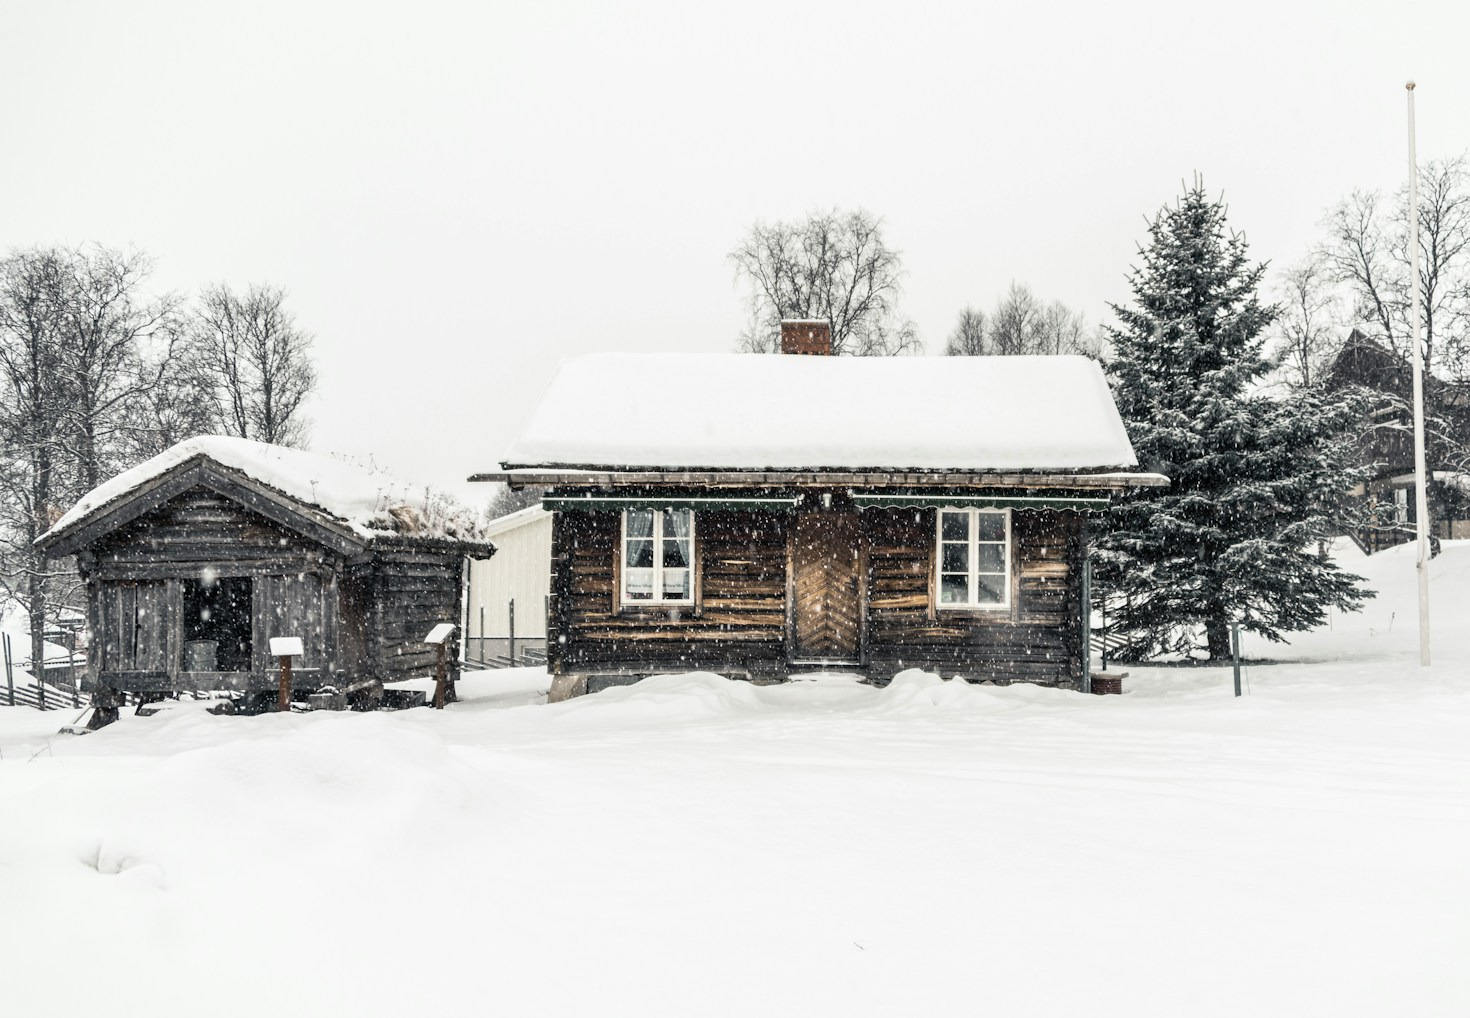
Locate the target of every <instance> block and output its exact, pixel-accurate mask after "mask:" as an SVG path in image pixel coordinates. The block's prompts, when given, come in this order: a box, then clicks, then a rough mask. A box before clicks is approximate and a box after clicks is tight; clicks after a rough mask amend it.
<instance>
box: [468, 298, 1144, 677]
mask: <svg viewBox="0 0 1470 1018" xmlns="http://www.w3.org/2000/svg"><path fill="white" fill-rule="evenodd" d="M829 335H830V334H829V331H828V325H827V323H826V322H821V321H816V322H811V321H799V322H786V323H783V325H782V336H781V349H782V354H781V355H778V356H752V355H713V354H709V355H706V354H666V355H651V354H649V355H636V354H603V355H592V356H587V357H580V358H575V359H572V360H569V361H566V362H563V364H562V365H561V367H560V368H559V370H558V372H557V374H556V376H555V377H554V378H553V380H552V382H551V383H550V386H549V387H548V389H547V391H546V393H545V395H544V396H543V398H542V401H541V403H540V405H539V406H538V408H537V409H536V411H535V412H534V414H533V415H532V417H531V419H530V421H529V423H528V426H527V428H526V431H525V433H524V434H523V435H522V437H521V438H520V439H519V440H518V442H517V443H516V444H515V445H514V446H513V447H512V450H511V452H510V454H509V455H508V456H507V457H506V459H505V460H504V462H503V463H502V464H501V469H500V470H499V471H496V472H493V473H486V474H480V475H476V477H474V478H472V480H487V481H501V482H504V483H507V484H510V485H511V486H512V487H518V486H524V485H544V486H549V490H548V493H547V494H546V496H545V497H544V500H543V504H544V505H545V506H546V507H547V508H548V509H551V510H553V512H554V520H553V537H552V554H551V597H550V609H549V620H548V640H547V645H548V664H549V667H550V670H551V672H552V673H553V676H554V679H553V698H561V697H563V696H567V695H576V694H578V693H581V692H588V691H595V690H597V689H599V688H602V687H605V686H607V685H612V684H621V683H626V682H631V681H636V680H637V679H638V678H640V677H643V676H646V675H650V674H655V673H662V672H678V671H688V670H696V669H698V670H708V671H713V672H718V673H721V674H724V675H730V676H743V677H747V678H750V679H753V680H757V681H770V680H779V679H783V678H786V677H788V676H790V675H792V674H793V673H798V672H801V671H807V670H814V669H842V670H854V671H859V672H861V673H863V674H864V675H866V676H867V677H868V678H870V679H871V680H873V681H877V682H886V681H887V680H888V679H889V678H891V677H892V676H893V675H894V674H895V673H896V672H898V671H901V670H903V669H906V668H923V669H928V670H932V671H936V672H940V673H942V674H944V675H946V676H948V675H962V676H965V677H967V678H969V679H971V680H975V681H984V680H990V681H994V682H997V683H1009V682H1017V681H1024V682H1035V683H1041V684H1045V685H1053V686H1062V687H1067V688H1073V689H1083V690H1085V689H1088V688H1089V684H1090V675H1089V668H1088V654H1087V652H1086V649H1085V641H1084V639H1083V634H1084V632H1086V631H1087V629H1088V621H1087V619H1088V600H1089V599H1088V597H1087V594H1086V582H1087V580H1086V577H1087V575H1088V568H1087V520H1088V514H1089V513H1095V512H1098V511H1101V510H1104V509H1106V507H1107V504H1108V497H1109V495H1110V493H1113V492H1120V491H1123V490H1125V489H1128V488H1130V487H1135V486H1149V485H1162V484H1167V483H1168V480H1167V478H1164V477H1162V476H1160V475H1157V474H1146V473H1140V472H1137V471H1136V470H1133V469H1131V468H1133V467H1135V466H1136V462H1137V461H1136V459H1135V458H1134V455H1133V449H1132V446H1131V445H1130V443H1129V441H1128V436H1127V434H1126V432H1125V431H1124V428H1123V424H1122V422H1121V420H1120V418H1119V416H1118V412H1117V408H1116V407H1115V406H1114V404H1113V400H1112V397H1111V394H1110V392H1109V390H1108V387H1107V383H1106V380H1105V379H1104V378H1103V375H1102V372H1101V370H1100V368H1099V367H1098V365H1097V364H1095V363H1094V362H1092V361H1089V360H1087V359H1086V358H1081V357H1044V358H1043V357H975V358H952V357H945V358H937V357H934V358H931V357H905V358H846V357H844V358H837V357H831V356H823V355H825V354H829V353H830V339H829Z"/></svg>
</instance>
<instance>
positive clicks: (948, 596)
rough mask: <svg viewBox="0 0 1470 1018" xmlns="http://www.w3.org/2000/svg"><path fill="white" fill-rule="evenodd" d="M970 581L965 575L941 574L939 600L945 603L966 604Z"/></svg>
mask: <svg viewBox="0 0 1470 1018" xmlns="http://www.w3.org/2000/svg"><path fill="white" fill-rule="evenodd" d="M969 587H970V581H969V579H968V578H967V577H964V576H941V577H940V578H939V600H940V602H941V603H943V604H964V603H965V601H966V600H967V599H968V598H967V595H968V594H969Z"/></svg>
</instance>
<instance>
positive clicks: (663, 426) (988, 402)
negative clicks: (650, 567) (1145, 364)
mask: <svg viewBox="0 0 1470 1018" xmlns="http://www.w3.org/2000/svg"><path fill="white" fill-rule="evenodd" d="M1137 462H1138V461H1137V459H1136V457H1135V456H1134V454H1133V446H1132V445H1131V444H1130V443H1129V441H1128V434H1127V432H1126V431H1125V430H1124V428H1123V422H1122V420H1121V419H1120V418H1119V416H1118V410H1117V407H1116V406H1115V405H1114V403H1113V397H1112V394H1111V393H1110V392H1109V390H1108V385H1107V381H1106V379H1104V377H1103V373H1102V370H1101V368H1100V367H1099V366H1098V365H1097V364H1096V363H1095V362H1094V361H1091V360H1088V359H1087V358H1085V357H1075V356H1061V357H820V356H817V357H812V356H806V357H803V356H790V355H785V356H783V355H775V356H757V355H752V354H694V353H684V354H680V353H673V354H648V353H642V354H613V353H607V354H591V355H588V356H583V357H576V358H572V359H568V360H564V361H563V362H562V363H561V365H560V367H559V368H558V370H557V372H556V374H555V376H554V377H553V378H552V380H551V383H550V385H548V386H547V389H546V392H545V394H544V395H543V396H542V398H541V402H540V403H539V404H538V406H537V407H536V410H535V412H534V413H533V414H532V415H531V418H530V420H529V422H528V423H527V425H526V428H525V431H524V432H523V433H522V435H521V437H520V438H519V440H518V441H516V442H515V443H514V444H513V445H512V446H511V448H510V450H509V452H508V453H507V454H506V456H505V459H504V462H503V464H502V465H503V466H504V467H505V468H506V469H516V468H534V467H542V468H547V467H607V468H615V469H636V468H645V469H659V468H688V469H701V468H702V469H713V470H822V469H831V470H844V469H852V470H864V469H876V470H946V469H947V470H977V471H984V470H1021V469H1038V470H1047V469H1053V470H1054V469H1072V470H1076V469H1095V468H1105V467H1130V466H1134V465H1135V464H1136V463H1137Z"/></svg>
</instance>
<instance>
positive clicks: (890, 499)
mask: <svg viewBox="0 0 1470 1018" xmlns="http://www.w3.org/2000/svg"><path fill="white" fill-rule="evenodd" d="M852 501H853V504H854V505H856V506H857V507H858V508H859V509H878V508H885V509H891V508H895V507H902V506H925V507H928V506H935V507H938V506H955V507H956V508H967V509H968V508H983V509H1080V510H1099V509H1106V508H1107V507H1108V500H1107V499H1106V498H1096V497H1093V498H1086V497H1075V498H1074V497H1070V496H1066V495H953V494H947V493H945V492H935V493H932V494H924V495H896V494H874V495H863V494H859V493H857V492H853V493H852Z"/></svg>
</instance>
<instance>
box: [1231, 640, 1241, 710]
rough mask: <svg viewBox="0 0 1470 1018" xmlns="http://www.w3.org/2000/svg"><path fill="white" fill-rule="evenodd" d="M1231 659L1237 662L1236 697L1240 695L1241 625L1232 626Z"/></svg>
mask: <svg viewBox="0 0 1470 1018" xmlns="http://www.w3.org/2000/svg"><path fill="white" fill-rule="evenodd" d="M1230 657H1231V658H1232V659H1233V660H1234V662H1235V695H1236V696H1239V695H1240V623H1239V622H1233V623H1231V624H1230Z"/></svg>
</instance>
